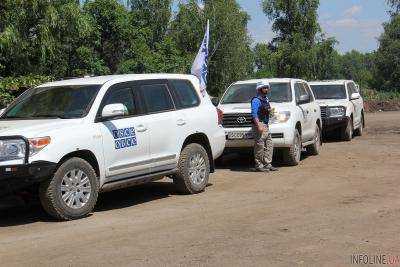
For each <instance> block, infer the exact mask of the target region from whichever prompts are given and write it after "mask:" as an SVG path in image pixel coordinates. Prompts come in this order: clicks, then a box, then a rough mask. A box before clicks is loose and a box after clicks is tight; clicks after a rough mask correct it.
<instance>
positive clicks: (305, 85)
mask: <svg viewBox="0 0 400 267" xmlns="http://www.w3.org/2000/svg"><path fill="white" fill-rule="evenodd" d="M303 86H304V88H305V89H306V91H307V94H308V95H309V96H310V101H314V100H315V98H314V96H313V93H312V91H311V89H310V86H309V85H308V84H306V83H303Z"/></svg>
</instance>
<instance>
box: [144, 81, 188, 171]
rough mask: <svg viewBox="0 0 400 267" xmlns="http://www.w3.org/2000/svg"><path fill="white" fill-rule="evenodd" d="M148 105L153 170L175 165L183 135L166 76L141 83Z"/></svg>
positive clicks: (146, 105) (147, 113)
mask: <svg viewBox="0 0 400 267" xmlns="http://www.w3.org/2000/svg"><path fill="white" fill-rule="evenodd" d="M138 88H139V89H140V93H141V96H142V98H143V103H144V104H145V109H146V116H145V118H146V121H147V125H148V129H149V133H150V157H151V160H152V164H151V172H159V171H165V170H170V169H174V168H175V167H176V163H177V161H178V157H179V150H178V142H179V139H180V136H181V133H180V130H179V128H178V123H180V124H182V125H183V124H184V121H179V119H183V118H178V116H177V113H176V110H175V105H174V102H173V100H172V96H171V92H170V90H169V87H168V81H167V80H152V81H146V82H144V81H143V82H141V83H140V84H138Z"/></svg>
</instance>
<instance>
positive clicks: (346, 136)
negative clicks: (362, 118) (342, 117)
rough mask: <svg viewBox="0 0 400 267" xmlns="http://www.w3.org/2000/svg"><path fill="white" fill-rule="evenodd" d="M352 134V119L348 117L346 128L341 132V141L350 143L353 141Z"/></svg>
mask: <svg viewBox="0 0 400 267" xmlns="http://www.w3.org/2000/svg"><path fill="white" fill-rule="evenodd" d="M353 134H354V126H353V119H352V118H351V117H350V118H349V120H348V122H347V126H346V127H345V128H344V129H343V130H342V139H343V140H344V141H351V139H353Z"/></svg>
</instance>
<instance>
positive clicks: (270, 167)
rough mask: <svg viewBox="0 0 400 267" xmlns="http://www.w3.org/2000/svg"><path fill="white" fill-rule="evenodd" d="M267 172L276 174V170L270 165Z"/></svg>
mask: <svg viewBox="0 0 400 267" xmlns="http://www.w3.org/2000/svg"><path fill="white" fill-rule="evenodd" d="M268 170H270V171H271V172H276V171H277V170H278V168H275V167H274V166H272V165H270V166H269V167H268Z"/></svg>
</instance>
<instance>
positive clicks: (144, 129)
mask: <svg viewBox="0 0 400 267" xmlns="http://www.w3.org/2000/svg"><path fill="white" fill-rule="evenodd" d="M136 130H137V131H138V132H139V133H142V132H145V131H147V128H146V126H144V125H143V124H140V125H138V126H137V127H136Z"/></svg>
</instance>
